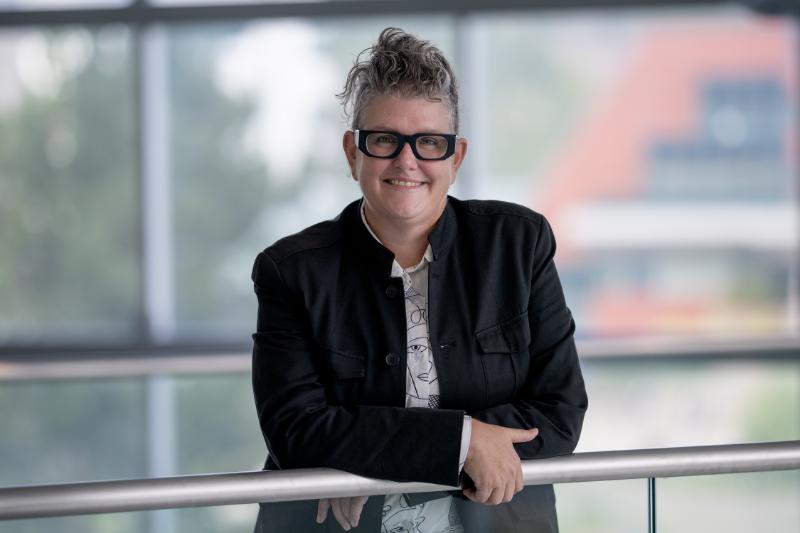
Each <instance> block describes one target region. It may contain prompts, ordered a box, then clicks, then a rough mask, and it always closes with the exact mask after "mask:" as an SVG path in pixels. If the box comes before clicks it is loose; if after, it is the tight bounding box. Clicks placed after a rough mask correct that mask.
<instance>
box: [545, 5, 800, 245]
mask: <svg viewBox="0 0 800 533" xmlns="http://www.w3.org/2000/svg"><path fill="white" fill-rule="evenodd" d="M793 39H794V34H793V28H792V26H791V25H790V24H789V23H788V22H784V21H781V20H779V19H759V20H757V21H755V22H754V21H741V22H725V23H719V22H716V23H710V24H709V23H708V22H704V23H702V24H700V23H697V24H686V25H685V26H682V27H680V28H677V27H675V26H671V27H670V28H669V29H664V30H659V31H654V32H651V33H648V34H646V35H643V36H642V37H641V38H640V41H639V42H637V43H635V44H634V46H635V47H636V50H635V51H634V53H633V54H632V60H631V62H630V64H629V66H628V67H627V68H626V69H624V73H623V75H622V76H621V77H620V79H619V81H618V83H617V84H616V85H615V87H614V88H613V89H612V90H611V91H609V92H608V93H607V94H606V95H604V96H603V97H601V98H600V99H598V101H597V103H596V105H595V107H594V110H593V112H591V113H590V116H589V117H588V118H587V119H586V120H585V121H584V123H583V124H582V126H581V128H580V129H579V130H578V131H577V133H576V134H575V135H574V137H573V138H572V139H571V140H570V142H568V143H567V144H566V146H565V147H564V150H563V152H562V154H561V156H560V157H557V158H556V163H555V164H554V166H553V167H552V168H551V170H550V172H549V173H548V175H547V176H546V179H545V180H544V183H545V184H546V185H545V187H544V188H543V189H540V191H539V192H538V193H537V198H536V202H535V205H537V208H538V209H539V210H541V211H542V212H543V213H544V214H545V215H547V216H548V218H549V219H550V220H551V221H552V223H553V225H554V226H555V230H556V232H557V235H559V244H560V246H559V249H560V253H559V256H560V257H563V256H564V255H565V254H564V253H563V252H564V251H566V252H567V253H569V252H570V244H569V235H568V234H567V233H564V232H560V231H559V229H558V226H559V225H560V224H561V223H562V222H563V221H561V220H560V219H559V215H560V214H562V213H563V212H564V208H565V207H566V206H568V205H570V204H575V203H585V202H591V201H592V200H596V199H603V200H609V199H611V200H613V199H627V198H635V197H636V195H637V193H638V192H639V189H640V187H641V185H642V179H643V176H644V165H645V164H646V157H647V150H648V147H649V144H650V143H651V142H652V140H653V139H654V138H661V139H663V138H672V139H687V138H692V137H693V136H694V131H695V128H696V127H697V118H698V111H699V110H698V95H699V88H700V87H702V85H703V83H704V82H707V81H709V80H725V79H736V78H748V77H752V76H754V75H757V76H758V75H762V76H763V75H770V76H775V77H776V78H777V79H779V81H780V82H781V83H782V84H783V85H784V87H785V89H786V91H787V94H793V93H794V92H795V91H796V86H797V79H796V71H797V66H796V61H797V57H796V56H795V52H794V50H795V47H796V44H795V43H794V42H793ZM791 135H792V138H791V139H787V143H788V146H790V147H791V150H789V151H788V152H787V153H789V154H790V157H792V158H793V159H796V157H797V152H796V150H795V146H796V140H795V139H796V138H795V137H794V132H793V131H792V132H791ZM562 244H563V245H564V246H563V247H562V246H561V245H562Z"/></svg>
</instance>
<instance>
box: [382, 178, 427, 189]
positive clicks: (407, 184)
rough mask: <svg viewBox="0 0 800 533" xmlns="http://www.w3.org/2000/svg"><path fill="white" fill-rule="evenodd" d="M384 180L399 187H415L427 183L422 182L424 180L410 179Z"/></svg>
mask: <svg viewBox="0 0 800 533" xmlns="http://www.w3.org/2000/svg"><path fill="white" fill-rule="evenodd" d="M383 181H384V182H385V183H388V184H389V185H395V186H397V187H409V188H414V187H421V186H422V185H425V183H424V182H422V181H408V180H397V179H388V180H383Z"/></svg>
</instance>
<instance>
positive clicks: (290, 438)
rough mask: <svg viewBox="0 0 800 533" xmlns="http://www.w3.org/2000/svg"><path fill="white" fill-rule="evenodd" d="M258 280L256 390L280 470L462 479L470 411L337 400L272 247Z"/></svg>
mask: <svg viewBox="0 0 800 533" xmlns="http://www.w3.org/2000/svg"><path fill="white" fill-rule="evenodd" d="M253 282H254V284H255V292H256V295H257V296H258V304H259V305H258V323H257V332H256V333H255V334H254V335H253V339H254V347H253V392H254V396H255V403H256V409H257V412H258V419H259V423H260V426H261V430H262V433H263V435H264V439H265V441H266V443H267V448H268V449H269V453H270V456H271V457H272V459H273V460H274V461H275V462H276V463H277V464H278V465H279V467H280V468H282V469H285V468H310V467H330V468H337V469H340V470H345V471H348V472H352V473H355V474H359V475H363V476H368V477H377V478H383V479H392V480H396V481H422V482H430V483H439V484H444V485H456V484H457V483H458V457H459V445H460V435H461V431H462V425H463V420H464V412H463V411H457V410H436V409H414V408H411V409H407V408H402V407H388V406H367V405H330V404H329V403H328V402H327V400H326V394H325V385H324V378H323V376H324V373H323V372H321V371H320V368H319V362H318V360H317V359H316V358H315V356H314V351H315V348H316V346H315V342H314V340H313V337H312V335H311V333H310V327H309V326H308V319H307V318H305V317H307V316H308V313H307V311H306V310H305V309H304V308H303V304H302V299H301V298H299V297H293V294H292V291H290V290H289V289H288V288H287V286H286V283H285V282H284V279H283V278H282V277H281V273H280V271H279V268H278V266H277V265H276V263H275V261H274V260H273V259H272V257H271V256H270V255H269V254H268V252H262V253H261V254H260V255H259V256H258V258H257V259H256V262H255V265H254V268H253Z"/></svg>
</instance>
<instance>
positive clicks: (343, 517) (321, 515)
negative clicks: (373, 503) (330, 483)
mask: <svg viewBox="0 0 800 533" xmlns="http://www.w3.org/2000/svg"><path fill="white" fill-rule="evenodd" d="M367 498H369V496H353V497H352V498H323V499H321V500H320V501H319V505H318V506H317V524H321V523H323V522H324V521H325V519H326V518H327V517H328V509H333V516H334V518H336V521H337V522H339V525H340V526H342V529H344V530H345V531H349V530H350V528H351V527H358V520H359V518H361V510H362V509H363V508H364V504H365V503H367Z"/></svg>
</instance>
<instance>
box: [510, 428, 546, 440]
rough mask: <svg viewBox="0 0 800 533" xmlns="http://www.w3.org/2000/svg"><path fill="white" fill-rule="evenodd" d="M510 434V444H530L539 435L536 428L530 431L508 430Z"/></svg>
mask: <svg viewBox="0 0 800 533" xmlns="http://www.w3.org/2000/svg"><path fill="white" fill-rule="evenodd" d="M508 430H509V432H510V433H511V442H530V441H532V440H533V439H535V438H536V436H537V435H538V434H539V430H538V429H537V428H531V429H516V428H508Z"/></svg>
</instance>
